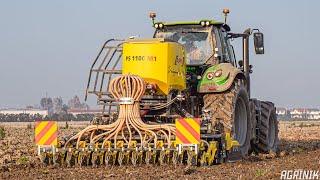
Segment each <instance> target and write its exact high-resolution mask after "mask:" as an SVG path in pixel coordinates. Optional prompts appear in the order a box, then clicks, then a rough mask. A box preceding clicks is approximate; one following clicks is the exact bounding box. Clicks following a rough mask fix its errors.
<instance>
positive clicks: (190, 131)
mask: <svg viewBox="0 0 320 180" xmlns="http://www.w3.org/2000/svg"><path fill="white" fill-rule="evenodd" d="M176 143H177V144H182V145H185V144H199V143H200V119H199V118H181V119H177V120H176Z"/></svg>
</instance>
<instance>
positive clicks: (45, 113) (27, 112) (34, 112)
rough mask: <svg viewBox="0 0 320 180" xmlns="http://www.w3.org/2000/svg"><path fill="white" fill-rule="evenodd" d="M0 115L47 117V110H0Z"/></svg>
mask: <svg viewBox="0 0 320 180" xmlns="http://www.w3.org/2000/svg"><path fill="white" fill-rule="evenodd" d="M0 114H5V115H9V114H16V115H18V114H29V115H36V114H39V115H42V116H47V115H48V110H43V109H2V110H0Z"/></svg>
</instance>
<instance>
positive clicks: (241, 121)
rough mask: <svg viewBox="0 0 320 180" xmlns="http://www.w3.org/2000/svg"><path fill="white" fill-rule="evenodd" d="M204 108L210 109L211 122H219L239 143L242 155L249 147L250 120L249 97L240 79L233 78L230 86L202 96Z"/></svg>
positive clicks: (246, 152)
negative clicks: (233, 80) (218, 91)
mask: <svg viewBox="0 0 320 180" xmlns="http://www.w3.org/2000/svg"><path fill="white" fill-rule="evenodd" d="M203 101H204V107H203V108H204V110H208V111H210V113H211V115H212V119H211V121H212V122H213V124H216V122H221V121H222V124H223V126H224V131H225V132H230V133H231V135H232V137H233V138H235V139H236V140H237V141H238V142H239V143H240V151H241V154H242V156H243V157H245V156H247V155H248V151H249V149H250V147H251V145H250V140H251V134H252V124H251V121H250V110H249V97H248V93H247V90H246V88H245V86H244V84H243V81H242V80H235V82H234V84H233V85H232V87H231V88H230V89H229V90H227V91H225V92H221V93H211V94H206V95H204V97H203Z"/></svg>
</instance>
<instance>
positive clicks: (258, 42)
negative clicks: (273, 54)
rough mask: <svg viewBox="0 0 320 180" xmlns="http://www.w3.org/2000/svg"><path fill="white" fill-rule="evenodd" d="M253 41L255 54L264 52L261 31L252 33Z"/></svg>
mask: <svg viewBox="0 0 320 180" xmlns="http://www.w3.org/2000/svg"><path fill="white" fill-rule="evenodd" d="M253 43H254V49H255V51H256V54H264V44H263V33H261V32H255V33H253Z"/></svg>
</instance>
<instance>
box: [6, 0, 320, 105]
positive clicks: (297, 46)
mask: <svg viewBox="0 0 320 180" xmlns="http://www.w3.org/2000/svg"><path fill="white" fill-rule="evenodd" d="M225 7H228V8H230V10H231V14H230V16H229V24H230V25H231V28H232V31H234V32H242V31H243V30H244V29H245V28H247V27H253V28H260V29H261V30H262V31H263V32H264V33H265V46H266V54H265V55H263V56H256V55H254V54H252V55H251V62H252V64H253V66H254V69H253V71H254V74H253V75H252V89H253V92H252V95H253V96H255V97H259V98H261V99H267V100H271V101H273V102H275V103H276V104H277V105H278V106H287V107H299V106H300V107H319V106H320V96H319V92H320V85H319V79H318V78H319V77H320V71H319V70H318V69H319V67H320V58H319V55H318V54H317V53H318V52H319V50H318V49H319V47H320V46H319V44H318V43H319V42H320V38H319V35H318V32H320V31H319V30H320V24H319V19H318V18H319V17H320V12H319V8H320V1H311V0H309V1H292V0H282V1H275V0H268V1H256V0H252V1H239V0H238V1H235V0H228V1H218V0H214V1H212V0H201V1H194V0H193V1H188V0H174V1H173V0H171V1H170V0H135V1H132V0H127V1H124V0H117V1H102V0H90V1H88V0H68V1H65V0H55V1H45V0H28V1H18V0H10V1H4V0H2V1H1V5H0V23H1V24H0V107H23V106H25V105H28V104H36V103H38V102H39V99H40V97H41V96H45V93H46V92H48V95H49V96H62V97H63V98H64V100H65V101H66V100H67V99H69V98H70V97H71V96H73V95H75V94H78V95H80V96H81V97H83V95H84V90H85V84H86V81H87V75H88V70H89V66H90V65H91V62H92V60H93V58H94V57H95V56H96V54H97V52H98V49H99V48H100V46H101V45H102V43H103V42H104V41H105V40H107V39H108V38H112V37H120V38H125V37H128V36H131V35H140V37H151V36H152V33H153V29H152V28H151V23H150V20H149V18H148V12H149V11H155V12H157V14H158V17H157V19H158V20H161V21H175V20H197V19H203V18H215V19H218V20H222V15H221V10H222V9H223V8H225ZM252 50H253V49H252ZM238 51H239V52H241V50H240V49H238ZM252 52H253V51H252ZM239 54H240V53H239ZM238 58H241V56H238ZM91 101H92V102H95V99H94V97H91ZM90 104H94V103H90Z"/></svg>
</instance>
